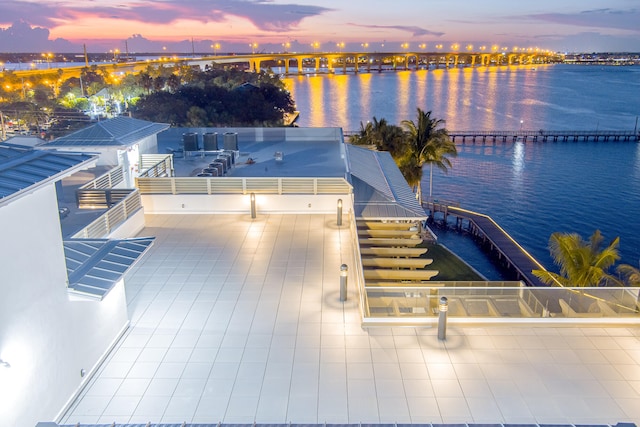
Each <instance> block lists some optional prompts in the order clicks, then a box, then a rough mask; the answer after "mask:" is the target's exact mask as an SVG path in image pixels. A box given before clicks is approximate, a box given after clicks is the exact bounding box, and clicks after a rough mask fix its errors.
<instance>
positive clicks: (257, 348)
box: [62, 213, 640, 425]
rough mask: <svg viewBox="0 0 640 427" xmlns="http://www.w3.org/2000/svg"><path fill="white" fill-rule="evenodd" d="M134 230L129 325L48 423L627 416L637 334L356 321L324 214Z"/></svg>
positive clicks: (631, 407) (153, 223) (202, 220)
mask: <svg viewBox="0 0 640 427" xmlns="http://www.w3.org/2000/svg"><path fill="white" fill-rule="evenodd" d="M146 224H147V227H146V228H145V229H144V230H143V232H142V233H141V234H140V235H141V236H156V243H155V244H154V246H153V247H152V248H151V249H150V250H149V252H148V255H147V256H146V257H144V258H143V259H142V260H141V261H140V262H139V263H138V264H137V265H136V266H134V268H133V269H132V271H131V272H130V273H129V275H128V279H127V282H126V292H127V299H128V302H129V312H130V317H131V327H130V329H129V330H128V331H127V332H126V335H125V337H124V339H123V340H121V341H120V343H119V344H118V345H117V347H116V348H115V349H114V351H113V352H112V353H111V354H110V356H109V357H108V359H107V360H106V362H105V363H104V364H103V365H102V366H101V368H100V369H99V371H98V372H97V374H96V375H95V377H94V378H92V380H91V381H90V383H89V385H88V387H86V388H85V389H84V390H83V391H82V393H81V395H80V396H79V397H78V399H77V400H76V401H75V402H74V404H73V405H72V407H71V408H70V410H69V411H68V412H67V413H66V414H64V416H62V422H63V423H66V424H75V423H78V422H79V423H103V424H109V425H110V424H111V423H113V422H117V423H147V422H149V421H151V422H154V423H157V422H163V423H182V422H191V423H212V424H215V423H218V422H223V423H253V422H257V423H289V422H292V423H325V422H326V423H359V422H362V423H431V422H433V423H440V422H445V423H564V424H566V423H570V424H615V423H617V422H625V421H627V422H636V423H637V422H638V421H640V340H639V339H638V338H639V336H640V331H639V330H638V329H637V328H626V327H605V326H602V325H600V326H598V325H593V326H590V327H548V326H547V327H545V326H538V327H536V326H532V325H526V326H522V327H518V326H509V325H508V324H505V325H501V326H498V325H495V326H490V327H475V326H465V327H462V326H456V325H450V327H449V331H448V336H447V340H446V341H439V340H438V339H437V331H436V330H435V329H433V328H430V327H402V328H401V327H397V328H392V327H375V328H368V329H363V328H362V327H361V317H360V311H359V307H358V303H357V295H356V294H355V289H354V286H350V288H349V291H350V293H349V295H348V300H347V302H345V303H341V302H340V301H339V289H338V283H339V276H338V274H339V266H340V265H341V264H342V263H346V264H348V265H350V266H352V265H353V263H354V259H353V253H354V251H353V249H354V248H353V247H352V244H353V242H354V238H353V236H352V235H351V231H350V229H349V228H348V227H347V226H345V227H341V228H339V227H337V226H336V225H335V218H334V216H333V215H320V214H315V215H273V214H271V215H258V217H257V218H256V219H255V220H251V218H250V216H249V214H248V213H246V214H229V215H220V214H219V215H193V214H192V215H148V216H147V218H146ZM353 270H355V269H352V270H351V271H353ZM350 274H352V273H351V272H350ZM352 279H353V280H354V278H352V277H350V278H349V280H350V283H354V282H353V281H352Z"/></svg>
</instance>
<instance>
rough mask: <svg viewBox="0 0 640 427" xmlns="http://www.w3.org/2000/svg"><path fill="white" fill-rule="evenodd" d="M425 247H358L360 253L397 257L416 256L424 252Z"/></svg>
mask: <svg viewBox="0 0 640 427" xmlns="http://www.w3.org/2000/svg"><path fill="white" fill-rule="evenodd" d="M427 251H428V249H427V248H387V247H385V248H379V247H362V248H360V254H361V255H375V256H384V257H398V258H401V257H402V258H418V257H420V256H421V255H424V254H426V253H427Z"/></svg>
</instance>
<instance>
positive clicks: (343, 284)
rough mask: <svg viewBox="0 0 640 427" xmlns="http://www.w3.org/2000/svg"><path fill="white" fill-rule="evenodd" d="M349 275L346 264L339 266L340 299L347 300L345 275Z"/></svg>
mask: <svg viewBox="0 0 640 427" xmlns="http://www.w3.org/2000/svg"><path fill="white" fill-rule="evenodd" d="M348 276H349V267H347V264H342V265H341V266H340V301H346V300H347V277H348Z"/></svg>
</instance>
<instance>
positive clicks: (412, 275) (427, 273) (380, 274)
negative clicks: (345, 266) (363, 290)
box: [364, 268, 438, 282]
mask: <svg viewBox="0 0 640 427" xmlns="http://www.w3.org/2000/svg"><path fill="white" fill-rule="evenodd" d="M437 274H438V271H437V270H388V269H381V268H376V269H370V270H369V269H367V270H364V278H365V279H373V280H414V281H418V282H421V281H428V280H431V278H432V277H434V276H436V275H437Z"/></svg>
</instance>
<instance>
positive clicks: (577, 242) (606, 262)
mask: <svg viewBox="0 0 640 427" xmlns="http://www.w3.org/2000/svg"><path fill="white" fill-rule="evenodd" d="M603 242H604V237H603V236H602V234H601V233H600V230H596V231H595V232H594V233H593V234H592V235H591V237H590V239H589V241H585V240H584V239H582V237H580V236H579V235H578V234H577V233H553V234H552V235H551V237H550V238H549V251H550V253H551V256H552V257H553V261H554V262H555V264H556V265H557V266H558V267H560V274H557V273H553V272H550V271H546V270H533V271H532V273H533V274H534V275H535V276H536V277H538V278H539V279H540V280H542V281H543V282H544V283H546V284H548V285H560V286H566V287H589V286H603V285H608V284H616V285H617V284H619V281H618V280H617V279H616V278H615V277H614V276H612V275H610V274H609V273H608V270H609V268H610V267H611V266H612V265H613V264H615V262H616V261H617V260H618V259H620V255H619V254H618V245H619V243H620V238H619V237H616V238H615V239H614V240H613V241H612V242H611V243H610V244H609V245H608V246H606V247H605V246H604V244H603Z"/></svg>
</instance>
